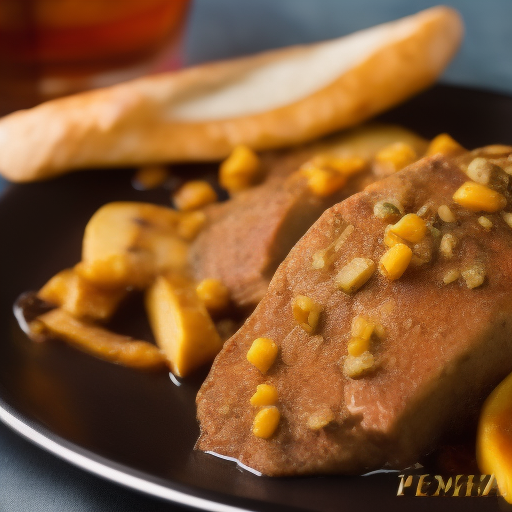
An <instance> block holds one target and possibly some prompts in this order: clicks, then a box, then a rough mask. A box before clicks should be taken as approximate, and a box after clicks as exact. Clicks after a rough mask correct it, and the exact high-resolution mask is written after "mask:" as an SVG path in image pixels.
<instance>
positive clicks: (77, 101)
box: [0, 7, 463, 182]
mask: <svg viewBox="0 0 512 512" xmlns="http://www.w3.org/2000/svg"><path fill="white" fill-rule="evenodd" d="M395 23H397V25H396V26H397V27H398V26H399V25H398V23H400V24H402V25H403V26H406V27H407V25H406V24H411V26H410V29H411V30H409V32H408V33H407V34H405V36H403V33H402V32H401V34H402V35H401V36H398V37H396V38H395V37H392V38H389V41H388V42H387V43H386V44H383V45H381V46H379V48H378V49H376V50H374V51H372V52H371V53H370V54H369V55H366V56H365V57H364V58H363V59H362V60H361V61H359V62H357V63H356V64H355V65H353V66H351V67H350V68H349V69H347V70H345V71H343V72H342V73H341V74H340V75H339V76H337V77H336V78H335V79H334V80H332V81H330V83H328V84H327V85H324V86H322V87H320V88H319V89H317V90H315V91H313V92H312V93H311V94H308V95H306V96H305V97H302V98H299V99H297V100H295V101H293V102H291V103H289V104H284V105H280V106H277V107H275V108H270V109H268V110H263V111H260V112H253V113H248V114H247V115H240V116H236V115H235V116H231V117H228V118H219V119H205V120H200V119H199V120H197V119H193V120H190V121H187V120H186V119H182V118H179V117H173V114H172V112H173V110H175V109H176V107H179V106H180V104H183V103H184V102H186V101H187V100H189V99H190V97H191V95H193V94H202V95H203V96H204V95H205V94H206V96H207V95H208V94H210V91H211V92H215V91H218V90H219V88H222V87H225V86H229V85H232V84H233V83H236V82H237V81H239V80H241V79H243V78H244V77H247V76H248V77H249V80H250V79H251V78H250V77H251V73H253V72H255V71H257V70H258V69H261V68H263V67H265V66H268V65H274V64H279V63H280V62H287V61H289V60H290V59H296V58H301V56H302V55H306V54H307V53H308V52H310V51H311V50H312V49H313V50H315V49H316V50H318V49H319V48H321V45H328V44H330V43H332V42H330V41H328V42H323V43H317V44H315V45H308V46H295V47H290V48H285V49H281V50H274V51H270V52H266V53H262V54H259V55H256V56H251V57H245V58H239V59H232V60H227V61H222V62H217V63H212V64H206V65H201V66H198V67H195V68H190V69H186V70H183V71H179V72H174V73H165V74H161V75H155V76H150V77H145V78H141V79H137V80H133V81H130V82H126V83H123V84H120V85H117V86H113V87H109V88H105V89H98V90H93V91H89V92H85V93H81V94H77V95H73V96H69V97H66V98H61V99H57V100H52V101H48V102H46V103H43V104H42V105H39V106H37V107H34V108H32V109H29V110H24V111H18V112H15V113H13V114H10V115H8V116H6V117H5V118H3V119H2V120H0V172H1V173H2V174H3V175H4V176H5V177H6V178H8V179H10V180H12V181H17V182H23V181H32V180H40V179H46V178H50V177H53V176H56V175H58V174H61V173H63V172H65V171H67V170H70V169H78V168H89V167H108V166H122V165H141V164H148V163H159V162H173V161H191V160H194V161H200V160H218V159H221V158H224V157H225V156H226V155H228V154H229V152H230V151H231V150H232V149H233V147H234V146H236V145H237V144H246V145H248V146H250V147H252V148H254V149H255V150H265V149H270V148H277V147H283V146H292V145H295V144H300V143H303V142H305V141H308V140H312V139H315V138H317V137H320V136H322V135H325V134H327V133H330V132H333V131H335V130H339V129H342V128H346V127H348V126H352V125H354V124H357V123H359V122H361V121H363V120H365V119H367V118H369V117H371V116H373V115H375V114H377V113H379V112H381V111H383V110H385V109H387V108H389V107H391V106H393V105H396V104H397V103H399V102H401V101H403V100H404V99H406V98H408V97H409V96H411V95H413V94H414V93H416V92H418V91H420V90H422V89H424V88H425V87H427V86H429V85H430V84H432V83H433V82H434V81H435V79H436V78H437V77H438V76H439V74H440V73H441V71H442V70H443V69H444V68H445V66H446V65H447V64H448V62H449V61H450V59H451V58H452V56H453V55H454V53H455V51H456V50H457V48H458V46H459V43H460V40H461V38H462V32H463V27H462V22H461V19H460V16H459V14H458V13H457V12H456V11H454V10H453V9H450V8H448V7H435V8H432V9H428V10H426V11H422V12H420V13H418V14H416V15H414V16H410V17H408V18H404V19H402V20H399V21H398V22H395ZM402 25H400V26H402ZM402 36H403V37H402ZM304 73H308V69H304ZM276 86H279V84H277V85H276ZM204 91H206V93H205V92H204Z"/></svg>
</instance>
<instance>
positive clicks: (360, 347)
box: [347, 338, 370, 357]
mask: <svg viewBox="0 0 512 512" xmlns="http://www.w3.org/2000/svg"><path fill="white" fill-rule="evenodd" d="M369 349H370V339H369V338H368V339H363V338H350V341H349V342H348V345H347V350H348V353H349V354H350V355H351V356H354V357H358V356H360V355H362V354H363V353H364V352H368V350H369Z"/></svg>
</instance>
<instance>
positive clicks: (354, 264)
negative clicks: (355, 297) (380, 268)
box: [335, 258, 375, 294]
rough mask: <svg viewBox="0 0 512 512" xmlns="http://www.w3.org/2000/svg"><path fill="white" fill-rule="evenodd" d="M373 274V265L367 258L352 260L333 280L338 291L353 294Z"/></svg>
mask: <svg viewBox="0 0 512 512" xmlns="http://www.w3.org/2000/svg"><path fill="white" fill-rule="evenodd" d="M374 272H375V263H374V262H373V261H372V260H370V259H368V258H354V259H353V260H352V261H350V262H349V263H347V264H346V265H345V266H344V267H343V268H342V269H341V270H340V271H339V272H338V275H337V276H336V278H335V283H336V286H337V287H338V289H340V290H341V291H343V292H345V293H349V294H350V293H354V292H356V291H357V290H359V288H361V286H363V285H364V284H365V283H366V281H368V279H370V277H372V275H373V273H374Z"/></svg>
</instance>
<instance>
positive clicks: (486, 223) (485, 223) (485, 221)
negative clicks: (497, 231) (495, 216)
mask: <svg viewBox="0 0 512 512" xmlns="http://www.w3.org/2000/svg"><path fill="white" fill-rule="evenodd" d="M478 224H480V226H482V227H483V228H484V229H487V230H489V229H491V228H492V220H491V219H489V217H485V216H483V215H482V216H481V217H478Z"/></svg>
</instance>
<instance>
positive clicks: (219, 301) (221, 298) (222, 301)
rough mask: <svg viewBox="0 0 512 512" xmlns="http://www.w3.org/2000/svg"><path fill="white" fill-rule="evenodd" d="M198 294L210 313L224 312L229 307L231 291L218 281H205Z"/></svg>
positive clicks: (201, 283) (198, 287)
mask: <svg viewBox="0 0 512 512" xmlns="http://www.w3.org/2000/svg"><path fill="white" fill-rule="evenodd" d="M196 292H197V296H198V297H199V299H200V300H201V301H202V302H203V304H204V305H205V307H206V309H207V310H208V311H209V312H218V311H222V310H224V309H226V308H227V307H228V306H229V290H228V289H227V288H226V286H225V285H224V284H223V283H222V282H221V281H219V280H218V279H203V280H202V281H201V282H200V283H199V284H198V285H197V287H196Z"/></svg>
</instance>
